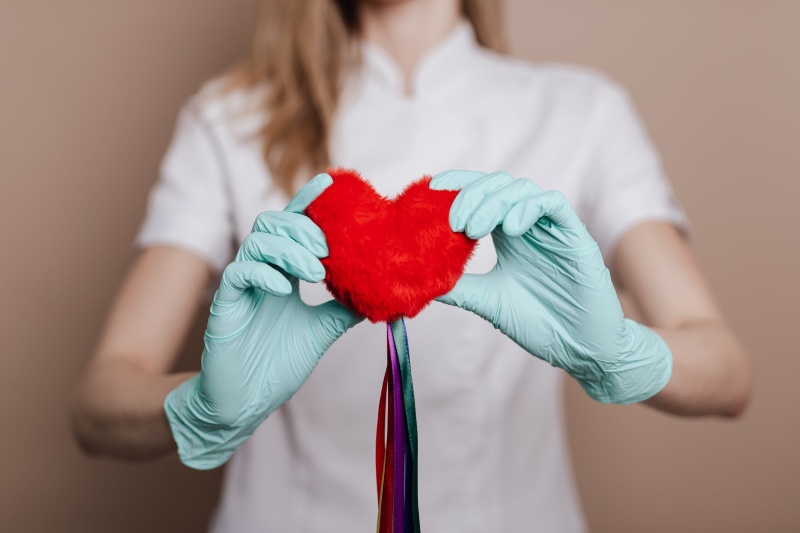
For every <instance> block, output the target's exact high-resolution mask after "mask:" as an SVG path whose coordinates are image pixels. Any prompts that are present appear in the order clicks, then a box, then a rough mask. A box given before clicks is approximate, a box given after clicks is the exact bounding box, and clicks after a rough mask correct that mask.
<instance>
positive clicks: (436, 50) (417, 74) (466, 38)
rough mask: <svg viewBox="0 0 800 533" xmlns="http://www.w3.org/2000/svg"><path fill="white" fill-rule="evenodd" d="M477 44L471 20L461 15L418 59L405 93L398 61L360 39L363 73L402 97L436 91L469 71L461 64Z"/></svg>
mask: <svg viewBox="0 0 800 533" xmlns="http://www.w3.org/2000/svg"><path fill="white" fill-rule="evenodd" d="M479 47H480V45H479V44H478V42H477V39H476V38H475V31H474V30H473V28H472V24H471V23H470V22H469V21H468V20H466V19H463V18H462V19H460V20H459V21H458V23H457V24H456V26H455V27H454V28H453V29H451V30H450V31H449V32H448V33H447V34H446V35H445V36H444V37H443V38H442V39H441V40H439V42H437V43H436V44H435V45H434V46H432V47H431V48H429V49H428V50H427V51H425V53H424V54H422V56H421V57H420V58H419V59H418V60H417V62H416V64H415V65H414V67H413V68H412V70H411V74H410V79H409V87H410V93H408V94H406V92H405V87H404V86H403V75H402V70H401V68H400V66H399V65H398V64H397V61H395V59H394V58H393V57H392V56H391V55H389V53H388V52H386V51H385V50H384V49H383V48H381V47H380V46H378V45H376V44H373V43H370V42H367V41H361V42H360V50H361V56H362V69H363V70H364V73H365V74H366V75H367V76H368V77H369V78H370V79H373V80H374V81H376V82H377V83H378V84H379V85H380V86H381V87H383V88H384V89H386V90H387V91H389V92H391V93H394V94H395V95H396V96H397V97H398V98H400V99H404V100H413V99H416V98H418V97H421V96H426V95H430V94H433V93H437V92H439V91H441V90H442V89H444V88H445V87H447V86H450V85H451V84H452V83H453V82H458V81H459V77H463V76H464V75H465V74H466V73H467V72H468V71H469V69H467V68H464V67H465V66H466V65H465V64H466V63H467V62H468V60H469V59H470V57H471V56H473V55H474V54H475V52H476V51H477V50H478V49H479Z"/></svg>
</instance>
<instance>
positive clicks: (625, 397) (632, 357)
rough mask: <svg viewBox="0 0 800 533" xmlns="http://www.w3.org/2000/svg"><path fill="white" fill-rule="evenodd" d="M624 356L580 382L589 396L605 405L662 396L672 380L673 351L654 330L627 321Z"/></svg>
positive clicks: (601, 367)
mask: <svg viewBox="0 0 800 533" xmlns="http://www.w3.org/2000/svg"><path fill="white" fill-rule="evenodd" d="M624 321H625V323H624V329H623V334H622V335H621V339H622V342H621V349H620V355H619V357H617V358H616V359H614V360H613V361H603V362H602V363H601V364H600V372H599V373H598V375H596V376H595V377H593V378H591V379H579V382H580V384H581V386H582V387H583V389H584V390H585V391H586V393H587V394H588V395H589V396H591V397H592V398H593V399H595V400H597V401H598V402H601V403H616V404H630V403H637V402H642V401H644V400H647V399H648V398H651V397H653V396H655V395H656V394H658V393H659V392H660V391H661V389H663V388H664V387H665V386H666V385H667V383H668V382H669V380H670V378H671V377H672V351H671V350H670V348H669V346H668V345H667V343H666V342H664V339H662V338H661V336H660V335H658V333H656V332H655V331H653V330H652V329H650V328H648V327H646V326H643V325H641V324H639V323H637V322H634V321H633V320H630V319H628V318H626V319H624Z"/></svg>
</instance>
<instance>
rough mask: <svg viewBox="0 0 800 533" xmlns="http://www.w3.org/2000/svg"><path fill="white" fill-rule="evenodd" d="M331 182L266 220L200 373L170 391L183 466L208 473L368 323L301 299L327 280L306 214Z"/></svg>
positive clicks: (238, 269) (315, 184)
mask: <svg viewBox="0 0 800 533" xmlns="http://www.w3.org/2000/svg"><path fill="white" fill-rule="evenodd" d="M331 183H333V180H332V179H331V177H330V176H329V175H327V174H320V175H318V176H316V177H315V178H314V179H312V180H311V181H310V182H309V183H308V184H307V185H306V186H305V187H303V188H302V189H301V190H300V191H299V192H298V193H297V195H296V196H295V197H294V198H293V199H292V201H291V202H290V203H289V205H288V206H287V207H286V209H284V211H266V212H264V213H261V215H259V216H258V218H257V219H256V222H255V224H254V225H253V232H252V233H251V234H250V235H249V236H248V237H247V238H246V239H245V241H244V243H243V244H242V246H241V248H240V249H239V252H238V253H237V255H236V259H235V260H234V262H233V263H231V264H230V265H228V267H227V268H226V269H225V271H224V273H223V275H222V280H221V282H220V286H219V289H218V290H217V292H216V294H215V295H214V300H213V302H212V304H211V313H210V316H209V319H208V326H207V328H206V333H205V349H204V350H203V357H202V370H201V372H200V373H199V374H198V375H197V376H195V377H193V378H192V379H190V380H188V381H186V382H184V383H183V384H181V385H180V386H178V387H177V388H175V389H174V390H173V391H172V392H170V393H169V395H168V396H167V398H166V400H165V402H164V409H165V411H166V414H167V419H168V420H169V424H170V428H171V429H172V434H173V437H174V439H175V442H176V443H177V445H178V454H179V456H180V458H181V461H182V462H183V463H184V464H185V465H187V466H190V467H192V468H197V469H203V470H205V469H210V468H215V467H217V466H220V465H221V464H223V463H225V461H227V460H228V458H229V457H230V456H231V455H232V454H233V452H234V451H235V450H236V448H237V447H238V446H239V445H240V444H241V443H242V442H244V441H245V440H246V439H247V438H248V437H249V436H250V435H252V434H253V432H254V431H255V430H256V428H257V427H258V426H259V425H260V424H261V423H262V422H263V421H264V420H265V419H266V418H267V417H268V416H269V415H270V414H271V413H272V412H273V411H274V410H275V409H277V408H278V407H279V406H280V405H281V404H282V403H283V402H285V401H286V400H288V399H289V398H291V397H292V395H293V394H294V393H295V392H297V390H298V389H299V388H300V386H301V385H302V384H303V383H304V382H305V380H306V379H308V377H309V376H310V375H311V372H312V371H313V370H314V368H315V367H316V365H317V362H318V361H319V359H320V358H321V357H322V355H323V354H324V353H325V351H326V350H327V349H328V347H329V346H330V345H331V344H333V342H334V341H335V340H336V339H338V338H339V337H340V336H341V335H342V334H343V333H344V332H345V331H347V330H348V329H349V328H350V327H352V326H354V325H355V324H357V323H359V322H360V321H361V320H363V318H362V317H359V316H356V315H354V314H353V313H351V312H350V311H349V310H347V309H346V308H344V307H343V306H342V305H341V304H339V303H338V302H336V301H335V300H331V301H330V302H327V303H324V304H322V305H318V306H309V305H306V304H305V303H304V302H303V301H302V300H301V299H300V291H299V286H298V285H299V280H300V279H302V280H304V281H308V282H312V283H318V282H320V281H322V280H323V279H324V277H325V269H324V268H323V266H322V264H321V263H320V261H319V258H321V257H326V256H327V254H328V247H327V244H326V242H325V236H324V234H323V233H322V230H320V229H319V227H317V226H316V224H314V223H313V222H312V221H311V220H310V219H309V218H308V217H306V216H305V215H303V214H302V213H303V211H304V210H305V208H306V207H308V205H309V204H310V203H311V202H312V201H314V199H315V198H316V197H317V196H319V194H320V193H322V191H324V190H325V189H326V188H327V187H328V186H329V185H330V184H331Z"/></svg>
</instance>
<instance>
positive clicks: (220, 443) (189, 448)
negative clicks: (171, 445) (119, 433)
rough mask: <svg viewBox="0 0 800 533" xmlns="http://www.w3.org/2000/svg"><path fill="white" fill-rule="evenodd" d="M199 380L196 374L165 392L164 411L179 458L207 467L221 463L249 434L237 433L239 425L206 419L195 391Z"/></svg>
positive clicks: (193, 466)
mask: <svg viewBox="0 0 800 533" xmlns="http://www.w3.org/2000/svg"><path fill="white" fill-rule="evenodd" d="M199 381H200V375H199V374H198V375H196V376H194V377H192V378H191V379H189V380H187V381H185V382H183V383H181V384H180V385H178V386H177V387H176V388H175V389H173V390H172V391H171V392H170V393H169V394H167V397H166V398H165V399H164V412H165V413H166V415H167V421H168V422H169V426H170V429H171V430H172V438H173V439H174V440H175V444H176V445H177V446H178V457H179V458H180V460H181V462H182V463H183V464H184V465H186V466H188V467H190V468H194V469H196V470H211V469H213V468H217V467H219V466H221V465H223V464H225V463H226V462H227V461H228V459H230V457H231V455H233V452H234V451H236V448H238V447H239V445H240V444H241V443H242V442H244V440H245V439H246V438H247V437H248V436H249V435H241V433H242V430H241V428H234V427H228V428H220V427H219V425H217V424H212V423H211V422H210V421H209V419H208V417H207V416H205V415H204V414H203V413H204V410H203V409H202V402H201V401H200V398H199V395H198V390H199Z"/></svg>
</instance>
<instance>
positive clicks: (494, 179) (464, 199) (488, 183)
mask: <svg viewBox="0 0 800 533" xmlns="http://www.w3.org/2000/svg"><path fill="white" fill-rule="evenodd" d="M514 181H515V180H514V177H513V176H511V175H510V174H507V173H505V172H493V173H492V174H486V175H484V176H481V177H480V178H478V179H476V180H474V181H473V182H472V183H470V184H469V185H467V186H465V187H464V188H463V189H461V192H459V193H458V196H456V199H455V200H453V205H452V206H450V219H449V220H450V227H451V228H452V229H453V231H464V228H465V227H466V225H467V220H469V218H470V217H471V216H472V213H473V212H474V211H475V210H476V209H477V208H478V207H479V206H480V205H481V203H482V202H483V199H484V198H486V197H487V196H488V195H489V194H491V193H493V192H494V191H496V190H497V189H499V188H500V187H503V186H504V185H507V184H509V183H512V182H514Z"/></svg>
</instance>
